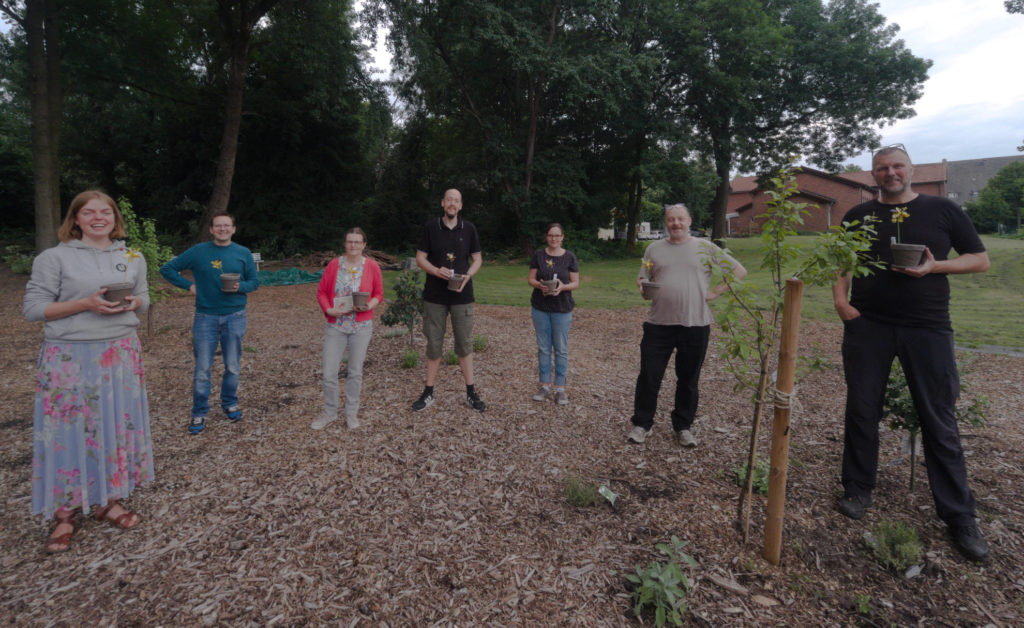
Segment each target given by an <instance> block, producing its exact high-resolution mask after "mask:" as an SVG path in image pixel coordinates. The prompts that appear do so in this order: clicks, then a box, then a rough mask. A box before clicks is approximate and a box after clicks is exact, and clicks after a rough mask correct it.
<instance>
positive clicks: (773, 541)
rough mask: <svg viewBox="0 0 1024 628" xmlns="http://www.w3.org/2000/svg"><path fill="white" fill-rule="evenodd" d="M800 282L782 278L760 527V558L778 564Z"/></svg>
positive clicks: (784, 507) (798, 317)
mask: <svg viewBox="0 0 1024 628" xmlns="http://www.w3.org/2000/svg"><path fill="white" fill-rule="evenodd" d="M803 294H804V282H802V281H800V280H799V279H787V280H786V296H785V301H784V303H783V309H782V338H781V342H780V345H779V377H778V380H777V381H776V383H775V386H776V390H777V391H778V392H777V393H776V394H775V417H774V419H773V421H772V453H771V472H770V474H769V476H768V516H767V520H766V522H765V527H764V551H763V553H762V555H763V556H764V559H765V560H767V561H768V562H770V563H771V564H773V565H778V564H779V558H780V554H781V552H782V522H783V518H784V516H785V512H786V468H787V465H788V463H789V416H790V397H791V395H792V394H793V383H794V380H795V379H796V353H797V340H798V338H799V332H800V306H801V304H802V302H803Z"/></svg>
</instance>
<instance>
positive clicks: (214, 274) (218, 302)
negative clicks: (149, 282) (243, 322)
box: [160, 242, 259, 316]
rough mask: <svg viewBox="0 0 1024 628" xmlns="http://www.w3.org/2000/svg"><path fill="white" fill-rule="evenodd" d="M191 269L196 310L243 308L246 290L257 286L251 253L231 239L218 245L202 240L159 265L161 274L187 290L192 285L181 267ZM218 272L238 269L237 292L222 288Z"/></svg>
mask: <svg viewBox="0 0 1024 628" xmlns="http://www.w3.org/2000/svg"><path fill="white" fill-rule="evenodd" d="M186 269H187V270H191V271H192V277H193V278H194V280H195V284H196V311H197V312H199V313H201V314H213V315H216V316H225V315H227V314H231V313H233V312H237V311H239V310H244V309H245V302H246V296H245V295H246V294H247V293H249V292H255V291H256V289H257V288H258V287H259V280H258V279H257V277H256V264H255V263H253V261H252V253H250V252H249V249H247V248H245V247H244V246H242V245H240V244H235V243H234V242H232V243H231V244H229V245H227V246H217V245H216V244H214V243H213V242H202V243H200V244H197V245H195V246H193V247H192V248H190V249H188V250H187V251H185V252H184V253H182V254H181V255H179V256H177V257H175V258H174V259H172V260H171V261H169V262H167V263H166V264H164V265H163V266H161V267H160V274H161V275H163V276H164V279H166V280H167V281H169V282H171V283H172V284H174V285H176V286H178V287H179V288H182V289H184V290H188V289H189V287H190V286H191V285H192V283H193V282H192V281H189V280H188V278H187V277H184V276H182V274H181V271H183V270H186ZM221 273H238V274H239V275H241V276H242V279H241V282H240V283H239V286H238V292H222V291H221V289H220V285H221V284H220V275H221Z"/></svg>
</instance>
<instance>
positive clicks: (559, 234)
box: [547, 233, 565, 238]
mask: <svg viewBox="0 0 1024 628" xmlns="http://www.w3.org/2000/svg"><path fill="white" fill-rule="evenodd" d="M547 237H549V238H564V237H565V235H563V234H561V233H557V234H556V233H549V234H548V235H547Z"/></svg>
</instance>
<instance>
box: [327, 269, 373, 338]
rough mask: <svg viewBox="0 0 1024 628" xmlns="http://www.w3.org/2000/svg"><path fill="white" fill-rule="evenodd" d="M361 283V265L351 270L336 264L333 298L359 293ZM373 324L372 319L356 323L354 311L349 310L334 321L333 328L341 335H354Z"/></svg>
mask: <svg viewBox="0 0 1024 628" xmlns="http://www.w3.org/2000/svg"><path fill="white" fill-rule="evenodd" d="M362 282H363V264H360V265H359V266H355V267H352V268H349V267H346V266H345V264H344V263H339V264H338V278H337V279H335V281H334V297H335V298H338V297H348V296H352V293H353V292H358V291H359V286H360V284H362ZM372 324H373V319H368V320H365V321H362V322H357V321H356V311H355V310H351V311H350V312H348V313H347V314H342V315H341V316H339V317H337V318H335V319H334V326H335V327H337V328H338V331H340V332H341V333H343V334H354V333H356V332H359V331H362V330H363V329H366V328H367V327H369V326H370V325H372Z"/></svg>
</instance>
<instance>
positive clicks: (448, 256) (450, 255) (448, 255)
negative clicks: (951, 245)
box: [445, 253, 455, 262]
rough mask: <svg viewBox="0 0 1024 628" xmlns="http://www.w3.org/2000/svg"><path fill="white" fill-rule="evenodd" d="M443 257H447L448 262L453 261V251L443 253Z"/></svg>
mask: <svg viewBox="0 0 1024 628" xmlns="http://www.w3.org/2000/svg"><path fill="white" fill-rule="evenodd" d="M445 257H446V258H447V259H448V261H449V262H454V261H455V253H449V254H447V255H445Z"/></svg>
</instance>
